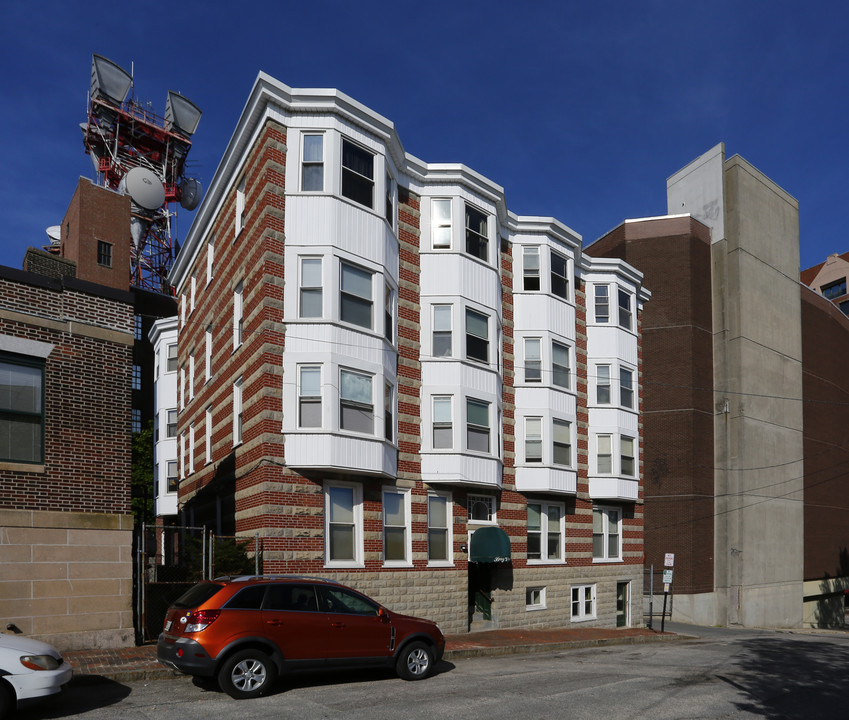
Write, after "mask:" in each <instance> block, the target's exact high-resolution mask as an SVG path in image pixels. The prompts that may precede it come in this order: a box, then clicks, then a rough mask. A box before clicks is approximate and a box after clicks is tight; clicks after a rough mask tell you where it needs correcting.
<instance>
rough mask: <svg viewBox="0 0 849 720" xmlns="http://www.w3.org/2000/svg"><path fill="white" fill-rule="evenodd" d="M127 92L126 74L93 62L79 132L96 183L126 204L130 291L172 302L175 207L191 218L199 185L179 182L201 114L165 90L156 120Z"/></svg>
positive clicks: (184, 179)
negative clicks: (85, 116)
mask: <svg viewBox="0 0 849 720" xmlns="http://www.w3.org/2000/svg"><path fill="white" fill-rule="evenodd" d="M132 89H133V76H132V75H131V74H130V73H128V72H127V71H126V70H124V69H123V68H121V67H119V66H118V65H116V64H115V63H113V62H112V61H111V60H108V59H106V58H105V57H102V56H101V55H93V56H92V63H91V91H90V93H89V98H88V120H87V121H86V122H84V123H81V124H80V128H81V129H82V131H83V136H84V139H83V142H84V144H85V151H86V153H87V154H88V155H90V156H91V160H92V163H93V164H94V170H95V173H96V182H97V183H98V184H100V185H102V186H103V187H106V188H109V189H111V190H115V191H117V192H119V193H122V194H126V195H129V196H130V208H131V210H130V234H131V236H132V247H131V248H130V258H131V259H130V265H131V267H130V284H131V285H133V286H136V287H141V288H145V289H147V290H154V291H156V292H160V293H167V294H171V288H170V286H169V284H168V270H169V269H170V267H171V263H172V262H173V260H174V255H175V252H174V243H173V240H172V236H171V224H172V219H173V218H174V217H175V216H176V214H177V213H176V203H179V204H180V205H181V206H182V207H183V208H185V209H186V210H194V209H195V208H196V207H197V205H198V203H199V202H200V197H201V185H200V182H199V181H198V180H197V179H195V178H191V177H186V176H185V174H184V173H185V169H186V168H185V165H186V156H187V155H188V154H189V150H190V149H191V147H192V141H191V137H192V135H193V134H194V132H195V130H196V129H197V125H198V122H199V121H200V116H201V111H200V110H199V109H198V107H197V106H196V105H195V104H194V103H192V102H191V101H190V100H188V99H187V98H185V97H183V96H182V95H180V93H177V92H174V91H172V90H169V92H168V99H167V101H166V104H165V117H164V118H162V117H158V116H157V115H155V114H154V113H153V112H152V111H151V110H150V109H149V108H147V107H145V106H143V105H141V104H140V103H138V102H137V101H136V100H135V98H134V97H133V93H132ZM128 95H129V97H128Z"/></svg>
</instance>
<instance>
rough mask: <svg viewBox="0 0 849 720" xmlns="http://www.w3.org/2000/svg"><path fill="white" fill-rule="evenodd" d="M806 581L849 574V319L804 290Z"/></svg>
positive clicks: (824, 300)
mask: <svg viewBox="0 0 849 720" xmlns="http://www.w3.org/2000/svg"><path fill="white" fill-rule="evenodd" d="M800 292H801V295H802V393H803V396H804V405H803V413H804V415H803V417H804V440H803V442H804V455H805V565H804V573H805V579H806V580H813V579H818V578H822V577H841V576H843V577H845V576H847V575H849V555H847V547H849V443H847V429H849V374H847V372H846V358H847V357H849V318H846V317H845V316H844V315H843V313H841V312H840V311H839V310H838V309H837V308H836V307H835V306H834V305H833V304H832V303H831V302H829V301H828V300H826V299H825V298H823V297H821V296H820V295H817V294H816V293H814V292H813V291H812V290H810V289H809V288H807V287H805V286H801V288H800Z"/></svg>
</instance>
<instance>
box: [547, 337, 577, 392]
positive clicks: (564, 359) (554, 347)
mask: <svg viewBox="0 0 849 720" xmlns="http://www.w3.org/2000/svg"><path fill="white" fill-rule="evenodd" d="M551 382H552V384H554V385H556V386H557V387H562V388H566V389H567V390H568V389H569V388H570V387H571V386H572V385H571V382H572V379H571V377H570V365H569V348H568V347H567V346H566V345H562V344H561V343H559V342H554V341H552V343H551Z"/></svg>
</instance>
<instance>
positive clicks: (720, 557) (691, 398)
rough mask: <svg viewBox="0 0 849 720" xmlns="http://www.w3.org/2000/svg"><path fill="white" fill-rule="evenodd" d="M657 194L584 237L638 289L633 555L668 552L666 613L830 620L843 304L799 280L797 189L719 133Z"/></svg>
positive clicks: (839, 566)
mask: <svg viewBox="0 0 849 720" xmlns="http://www.w3.org/2000/svg"><path fill="white" fill-rule="evenodd" d="M667 193H668V205H669V212H670V215H669V216H664V217H659V218H645V219H639V220H630V221H626V222H625V223H623V224H622V225H621V226H619V227H618V228H615V229H614V230H612V231H611V232H610V233H608V234H607V235H606V236H604V237H603V238H601V239H599V240H598V241H597V242H595V243H594V244H592V245H591V246H589V247H588V248H587V252H588V253H592V254H594V255H598V256H605V257H616V258H620V259H623V260H625V261H627V262H628V263H629V264H631V265H633V266H634V267H636V268H638V269H639V270H640V271H641V272H643V273H644V276H645V282H646V285H647V286H648V287H650V288H651V290H652V300H651V302H650V303H648V304H647V306H646V309H645V312H644V314H643V322H642V328H643V345H642V348H643V377H644V381H643V388H644V394H643V423H644V435H643V437H644V444H645V451H644V454H643V461H644V474H645V547H646V563H647V565H654V567H655V569H658V568H662V566H663V562H664V556H665V553H674V554H675V571H674V583H673V592H674V617H675V618H676V619H682V620H687V621H691V622H695V623H698V624H704V625H732V624H741V625H745V626H785V627H798V626H801V625H806V626H807V625H813V626H834V625H840V624H842V623H843V590H844V589H846V588H847V587H849V560H848V559H847V555H846V548H847V545H849V531H848V530H847V528H849V456H847V448H846V438H845V430H846V427H847V426H849V402H847V401H849V380H847V377H846V373H845V368H844V367H843V365H842V363H843V358H844V357H846V355H845V350H846V349H847V343H849V320H847V319H846V318H845V317H843V316H842V315H841V313H840V312H839V310H838V309H837V308H836V307H835V306H833V305H830V304H829V303H828V302H827V301H826V300H825V299H823V298H822V297H820V296H818V295H816V294H815V293H814V292H812V291H811V290H810V289H809V288H807V287H805V286H804V285H802V284H800V283H799V230H798V205H797V203H796V201H795V200H794V199H793V198H792V197H791V196H789V195H788V194H787V193H786V192H785V191H784V190H782V189H781V188H780V187H778V186H777V185H775V183H773V182H772V181H770V180H769V179H768V178H767V177H766V176H764V175H763V174H762V173H760V172H759V171H758V170H757V169H756V168H754V167H753V166H752V165H750V164H749V163H747V162H746V161H745V160H743V159H742V158H740V157H739V156H734V157H732V158H730V159H726V158H725V148H724V146H723V145H719V146H717V147H716V148H714V149H713V150H711V151H710V152H708V153H706V154H705V155H703V156H702V157H700V158H698V159H697V160H695V161H693V162H692V163H690V164H689V165H688V166H687V167H685V168H684V169H682V170H681V171H679V172H678V173H676V174H675V175H673V176H672V177H671V178H670V179H669V180H668V182H667ZM672 213H685V214H681V215H673V214H672ZM834 279H835V278H831V277H829V278H828V279H827V282H832V281H833V280H834ZM824 340H825V341H824Z"/></svg>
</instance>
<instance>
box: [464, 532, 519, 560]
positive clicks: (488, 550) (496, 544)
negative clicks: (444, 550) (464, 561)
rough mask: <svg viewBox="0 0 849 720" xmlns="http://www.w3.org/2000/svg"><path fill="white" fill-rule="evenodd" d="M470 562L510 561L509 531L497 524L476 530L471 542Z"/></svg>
mask: <svg viewBox="0 0 849 720" xmlns="http://www.w3.org/2000/svg"><path fill="white" fill-rule="evenodd" d="M469 562H475V563H502V562H510V538H509V537H507V533H506V532H504V531H503V530H502V529H501V528H500V527H496V526H495V525H492V526H490V527H482V528H478V529H477V530H475V532H474V533H473V535H472V539H471V541H470V542H469Z"/></svg>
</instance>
